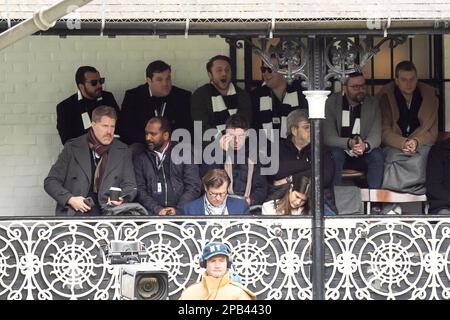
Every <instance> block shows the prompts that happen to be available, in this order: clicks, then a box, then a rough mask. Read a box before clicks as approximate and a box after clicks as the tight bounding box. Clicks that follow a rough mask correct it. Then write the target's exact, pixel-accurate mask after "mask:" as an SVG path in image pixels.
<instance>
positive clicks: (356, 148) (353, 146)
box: [323, 72, 384, 210]
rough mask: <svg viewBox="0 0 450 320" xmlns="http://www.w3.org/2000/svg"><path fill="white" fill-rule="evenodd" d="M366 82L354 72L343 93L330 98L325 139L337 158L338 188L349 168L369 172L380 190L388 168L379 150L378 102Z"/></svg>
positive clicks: (369, 178) (370, 180)
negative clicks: (344, 169)
mask: <svg viewBox="0 0 450 320" xmlns="http://www.w3.org/2000/svg"><path fill="white" fill-rule="evenodd" d="M365 82H366V80H365V79H364V76H363V74H362V73H359V72H354V73H352V74H350V75H349V76H348V78H347V79H346V81H345V83H344V91H343V94H341V93H340V92H337V93H335V94H332V95H331V96H330V97H329V98H328V100H327V101H326V103H325V122H324V126H323V129H324V135H323V136H324V142H325V144H326V145H327V146H329V147H331V152H332V155H333V160H334V164H335V171H334V184H335V185H342V170H343V168H348V169H356V170H364V171H367V184H368V187H369V188H370V189H380V188H381V185H382V182H383V168H384V158H383V153H382V151H381V149H380V148H379V146H380V143H381V114H380V109H379V105H378V100H377V99H376V98H374V97H372V96H368V95H367V86H366V83H365ZM377 208H378V207H377ZM376 210H378V209H376Z"/></svg>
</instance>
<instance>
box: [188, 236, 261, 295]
mask: <svg viewBox="0 0 450 320" xmlns="http://www.w3.org/2000/svg"><path fill="white" fill-rule="evenodd" d="M230 255H231V252H230V249H229V247H228V246H227V245H225V244H224V243H222V242H210V243H208V244H207V245H206V246H205V248H203V254H202V256H201V257H200V267H202V268H206V270H205V273H204V274H203V276H202V281H201V282H199V283H196V284H194V285H192V286H190V287H188V288H187V289H186V290H184V291H183V293H182V294H181V297H180V300H256V296H255V294H254V293H253V292H251V291H250V290H248V289H247V288H245V287H243V286H242V285H240V284H239V283H237V282H235V281H234V280H233V279H232V278H231V276H230V273H229V271H228V269H229V268H230V267H231V263H232V261H231V256H230Z"/></svg>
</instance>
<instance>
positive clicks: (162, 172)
mask: <svg viewBox="0 0 450 320" xmlns="http://www.w3.org/2000/svg"><path fill="white" fill-rule="evenodd" d="M170 134H171V130H170V124H169V121H168V120H167V119H166V118H162V117H153V118H151V119H150V120H149V121H148V122H147V125H146V127H145V140H146V142H147V149H146V150H145V151H144V152H142V153H140V154H139V155H137V156H136V158H135V159H134V168H135V172H136V182H137V188H138V196H137V199H138V202H139V203H140V204H142V205H143V206H144V207H145V209H147V211H148V212H149V214H150V215H160V216H165V215H176V214H181V213H182V207H183V205H184V204H186V203H188V202H190V201H192V200H194V199H196V198H197V197H198V196H199V195H200V188H201V183H200V177H199V172H198V166H197V165H196V164H193V163H194V162H193V159H194V158H193V154H192V153H191V154H189V157H188V158H190V159H189V160H188V161H187V162H184V161H183V159H184V156H183V153H184V152H185V150H190V149H191V148H179V149H180V153H173V152H172V150H173V149H174V147H175V146H176V145H177V143H176V142H173V141H170ZM177 157H179V158H177ZM180 160H181V161H180Z"/></svg>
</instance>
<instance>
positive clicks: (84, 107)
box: [56, 66, 119, 144]
mask: <svg viewBox="0 0 450 320" xmlns="http://www.w3.org/2000/svg"><path fill="white" fill-rule="evenodd" d="M75 82H76V84H77V89H78V92H77V93H75V94H73V95H71V96H70V97H68V98H67V99H65V100H64V101H62V102H60V103H59V104H58V105H57V106H56V128H57V129H58V133H59V137H60V138H61V142H62V144H65V143H66V141H67V140H70V139H74V138H77V137H79V136H81V135H83V134H85V133H86V132H87V130H88V129H89V128H90V126H91V121H92V111H93V110H94V109H95V108H97V107H98V106H101V105H106V106H111V107H113V108H114V109H115V111H116V113H117V114H119V106H118V105H117V102H116V100H115V99H114V96H113V95H112V93H111V92H108V91H103V87H102V85H103V83H104V82H105V78H101V77H100V73H99V72H98V71H97V69H95V68H94V67H90V66H82V67H79V68H78V70H77V72H76V73H75Z"/></svg>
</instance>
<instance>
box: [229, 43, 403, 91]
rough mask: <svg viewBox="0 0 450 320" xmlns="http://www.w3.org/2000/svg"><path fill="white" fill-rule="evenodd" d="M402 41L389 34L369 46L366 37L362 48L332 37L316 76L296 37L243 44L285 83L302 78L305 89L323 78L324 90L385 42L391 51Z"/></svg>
mask: <svg viewBox="0 0 450 320" xmlns="http://www.w3.org/2000/svg"><path fill="white" fill-rule="evenodd" d="M406 39H407V37H406V36H397V35H392V36H388V37H385V38H383V39H382V40H380V41H379V42H378V43H377V44H376V45H374V46H372V43H373V37H370V36H368V37H366V38H365V39H364V41H363V43H364V45H363V46H362V45H360V44H358V43H357V42H355V40H354V39H353V38H351V37H333V38H332V40H331V41H329V42H328V44H327V46H326V48H325V54H324V55H323V57H324V58H323V59H324V60H325V61H324V62H325V64H326V66H327V72H326V74H320V75H317V74H308V72H307V69H308V68H307V65H308V64H311V63H313V62H312V58H313V56H311V53H310V52H309V49H310V48H308V46H307V45H305V44H304V42H303V41H302V39H301V38H300V37H282V38H280V40H279V41H278V43H277V44H276V45H270V44H268V40H267V39H258V40H257V41H258V42H259V45H258V46H257V45H255V44H254V43H253V42H251V41H249V40H245V41H246V42H247V43H248V44H250V45H251V46H252V50H253V52H254V53H255V54H257V55H258V56H259V57H260V58H261V60H262V61H263V63H264V64H265V65H266V66H268V67H270V68H271V69H272V70H273V71H274V72H278V73H280V74H281V75H283V77H284V78H285V79H286V80H287V81H288V82H289V83H291V82H292V81H293V80H295V79H303V80H304V81H303V82H302V86H303V87H305V88H307V87H308V84H309V82H310V81H312V79H315V78H317V77H321V78H322V79H324V86H325V88H327V87H330V86H331V81H330V80H331V79H337V80H340V81H341V82H344V81H345V79H346V77H347V76H348V75H349V74H350V73H353V72H361V70H362V68H363V67H364V65H366V64H367V63H368V62H369V61H370V59H372V58H373V56H374V55H375V54H377V53H378V52H379V51H380V48H381V46H382V45H383V44H384V43H385V42H386V41H389V47H390V48H395V47H396V46H398V45H399V44H402V43H404V42H405V41H406ZM315 41H321V37H316V38H315ZM227 42H228V43H230V44H232V45H233V42H232V41H231V40H227ZM234 45H235V46H236V47H238V45H241V43H236V41H235V44H234ZM238 48H239V47H238ZM313 54H316V53H313ZM272 55H275V57H276V58H277V60H278V62H279V64H278V65H274V64H273V63H272V62H271V59H270V57H271V56H272ZM280 66H281V67H280ZM312 70H315V71H314V73H315V72H319V71H317V70H316V69H312ZM325 88H323V89H325Z"/></svg>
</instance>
